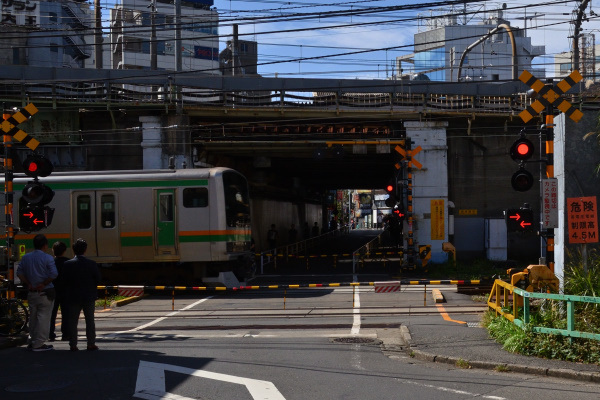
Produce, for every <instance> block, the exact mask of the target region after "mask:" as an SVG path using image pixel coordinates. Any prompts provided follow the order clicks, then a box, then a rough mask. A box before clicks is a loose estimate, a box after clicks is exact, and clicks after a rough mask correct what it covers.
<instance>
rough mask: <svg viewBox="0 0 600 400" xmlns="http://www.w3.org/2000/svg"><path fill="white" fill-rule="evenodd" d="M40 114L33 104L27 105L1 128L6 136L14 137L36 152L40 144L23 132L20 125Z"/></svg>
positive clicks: (3, 123) (4, 122)
mask: <svg viewBox="0 0 600 400" xmlns="http://www.w3.org/2000/svg"><path fill="white" fill-rule="evenodd" d="M36 112H38V109H37V108H36V106H34V105H33V103H29V104H27V106H25V108H23V109H22V110H20V111H18V112H16V113H14V114H13V115H11V116H10V117H9V118H8V119H7V120H5V121H2V123H1V124H0V128H1V129H2V130H3V131H4V133H5V134H6V135H9V136H12V137H14V138H15V139H17V140H18V141H19V142H21V143H23V144H24V145H25V146H27V147H29V148H30V149H31V150H35V149H36V148H37V147H38V145H39V144H40V142H39V141H38V140H36V139H35V138H33V137H31V136H29V135H28V134H27V133H25V132H23V131H22V130H21V128H19V127H18V126H17V125H19V124H20V123H21V122H25V121H27V120H28V119H29V118H31V117H32V116H33V114H35V113H36Z"/></svg>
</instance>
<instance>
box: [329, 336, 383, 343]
mask: <svg viewBox="0 0 600 400" xmlns="http://www.w3.org/2000/svg"><path fill="white" fill-rule="evenodd" d="M333 341H334V342H335V343H349V344H379V343H380V342H379V340H377V339H371V338H365V337H345V338H335V339H333Z"/></svg>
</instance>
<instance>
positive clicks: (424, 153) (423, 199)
mask: <svg viewBox="0 0 600 400" xmlns="http://www.w3.org/2000/svg"><path fill="white" fill-rule="evenodd" d="M404 127H405V128H406V137H407V139H409V140H411V141H412V145H411V147H412V149H413V151H414V150H415V149H416V148H417V147H418V146H421V148H422V149H423V150H421V151H420V152H419V153H417V154H416V155H415V156H414V159H415V160H417V161H418V162H419V163H421V164H422V168H421V169H419V168H416V167H413V168H412V177H413V217H414V223H413V225H414V226H413V231H414V232H415V236H414V241H415V245H416V246H417V250H418V246H419V245H427V244H430V245H431V261H433V262H436V263H442V262H445V261H447V259H448V255H447V254H446V253H445V252H443V251H442V243H443V242H447V241H448V211H447V210H448V145H447V141H446V128H447V127H448V122H447V121H435V122H433V121H432V122H421V121H407V122H405V123H404ZM405 237H406V234H405Z"/></svg>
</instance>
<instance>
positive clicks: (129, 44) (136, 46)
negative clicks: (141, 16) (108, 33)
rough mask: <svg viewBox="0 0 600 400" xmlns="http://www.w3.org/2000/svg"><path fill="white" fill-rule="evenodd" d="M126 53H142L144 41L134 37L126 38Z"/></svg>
mask: <svg viewBox="0 0 600 400" xmlns="http://www.w3.org/2000/svg"><path fill="white" fill-rule="evenodd" d="M125 51H130V52H132V53H141V52H142V39H138V38H134V37H126V38H125Z"/></svg>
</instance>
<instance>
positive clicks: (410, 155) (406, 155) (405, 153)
mask: <svg viewBox="0 0 600 400" xmlns="http://www.w3.org/2000/svg"><path fill="white" fill-rule="evenodd" d="M394 150H396V152H398V153H399V154H400V155H401V156H402V160H405V159H408V167H409V168H411V167H412V166H415V167H417V168H419V169H421V168H423V165H422V164H421V163H420V162H418V161H417V160H415V159H414V156H415V155H416V154H417V153H419V152H420V151H421V150H423V148H422V147H421V146H417V147H416V148H414V149H412V150H404V149H403V148H402V147H400V146H396V147H395V148H394ZM395 167H396V169H400V168H401V166H400V163H397V164H396V165H395Z"/></svg>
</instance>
